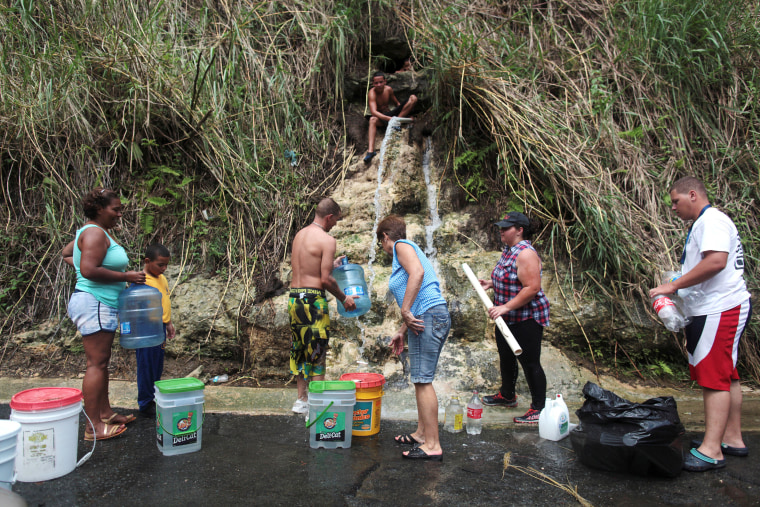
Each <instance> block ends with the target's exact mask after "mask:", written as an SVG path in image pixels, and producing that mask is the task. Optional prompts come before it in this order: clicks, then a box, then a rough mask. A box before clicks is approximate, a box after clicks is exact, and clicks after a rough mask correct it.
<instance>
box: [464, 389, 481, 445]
mask: <svg viewBox="0 0 760 507" xmlns="http://www.w3.org/2000/svg"><path fill="white" fill-rule="evenodd" d="M482 418H483V404H482V403H481V402H480V396H478V392H477V391H473V392H472V398H470V401H469V403H467V433H468V434H470V435H480V430H482V429H483V419H482Z"/></svg>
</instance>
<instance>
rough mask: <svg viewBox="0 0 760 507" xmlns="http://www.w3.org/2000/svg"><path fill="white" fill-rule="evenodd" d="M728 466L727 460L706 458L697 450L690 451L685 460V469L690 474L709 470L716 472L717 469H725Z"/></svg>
mask: <svg viewBox="0 0 760 507" xmlns="http://www.w3.org/2000/svg"><path fill="white" fill-rule="evenodd" d="M724 466H726V460H725V459H715V458H711V457H710V456H705V455H704V454H702V453H701V452H699V451H698V450H696V449H692V450H691V451H689V454H687V455H686V458H685V459H684V460H683V469H684V470H688V471H689V472H706V471H707V470H714V469H716V468H723V467H724Z"/></svg>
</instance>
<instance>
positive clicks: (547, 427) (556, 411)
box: [538, 394, 570, 442]
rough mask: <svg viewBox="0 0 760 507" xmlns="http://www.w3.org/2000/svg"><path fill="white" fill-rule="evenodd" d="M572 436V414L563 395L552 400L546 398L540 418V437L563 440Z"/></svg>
mask: <svg viewBox="0 0 760 507" xmlns="http://www.w3.org/2000/svg"><path fill="white" fill-rule="evenodd" d="M569 434H570V414H569V412H568V411H567V405H565V400H564V399H563V398H562V395H561V394H558V395H557V398H556V399H554V400H552V399H549V398H546V405H545V406H544V409H543V410H542V411H541V415H540V416H539V417H538V435H539V436H540V437H541V438H545V439H547V440H554V441H555V442H556V441H557V440H562V439H563V438H565V437H566V436H568V435H569Z"/></svg>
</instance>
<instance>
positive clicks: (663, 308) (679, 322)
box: [652, 294, 687, 333]
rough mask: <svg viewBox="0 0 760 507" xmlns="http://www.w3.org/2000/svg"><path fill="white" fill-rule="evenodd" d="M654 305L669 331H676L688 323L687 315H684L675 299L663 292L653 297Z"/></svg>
mask: <svg viewBox="0 0 760 507" xmlns="http://www.w3.org/2000/svg"><path fill="white" fill-rule="evenodd" d="M652 307H653V308H654V311H655V312H657V316H658V317H660V320H661V321H662V323H663V324H664V325H665V328H666V329H667V330H668V331H672V332H674V333H675V332H676V331H679V330H680V329H681V328H683V327H684V326H685V325H686V323H687V321H686V317H684V315H683V313H681V310H679V309H678V307H677V306H676V304H675V303H674V302H673V300H672V299H670V298H669V297H668V296H665V295H663V294H661V295H659V296H655V297H653V298H652Z"/></svg>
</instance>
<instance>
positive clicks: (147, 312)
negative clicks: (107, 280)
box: [119, 283, 164, 349]
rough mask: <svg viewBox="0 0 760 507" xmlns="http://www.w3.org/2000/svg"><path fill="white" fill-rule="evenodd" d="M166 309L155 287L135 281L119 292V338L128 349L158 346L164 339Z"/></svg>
mask: <svg viewBox="0 0 760 507" xmlns="http://www.w3.org/2000/svg"><path fill="white" fill-rule="evenodd" d="M163 315H164V309H163V307H162V306H161V292H160V291H159V290H158V289H156V288H155V287H151V286H149V285H143V284H137V283H135V284H132V285H131V286H129V288H127V289H126V290H124V291H122V293H121V294H120V295H119V330H120V331H121V336H120V337H119V342H120V343H121V346H122V347H124V348H125V349H141V348H144V347H155V346H156V345H161V344H162V343H163V342H164V322H163Z"/></svg>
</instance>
